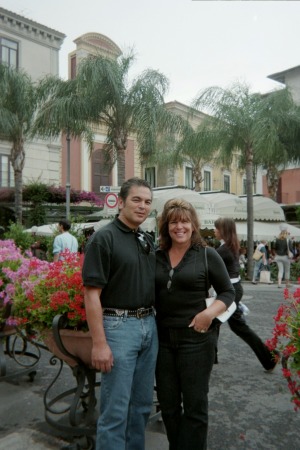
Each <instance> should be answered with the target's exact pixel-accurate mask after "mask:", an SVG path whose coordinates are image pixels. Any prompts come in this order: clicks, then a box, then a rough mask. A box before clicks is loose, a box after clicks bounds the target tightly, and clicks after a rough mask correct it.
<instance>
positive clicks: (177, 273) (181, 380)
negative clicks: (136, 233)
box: [155, 199, 234, 450]
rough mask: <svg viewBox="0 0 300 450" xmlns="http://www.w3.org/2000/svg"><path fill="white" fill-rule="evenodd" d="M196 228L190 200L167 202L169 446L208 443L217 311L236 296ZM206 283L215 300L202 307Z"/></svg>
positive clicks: (162, 328)
mask: <svg viewBox="0 0 300 450" xmlns="http://www.w3.org/2000/svg"><path fill="white" fill-rule="evenodd" d="M199 229H200V226H199V221H198V217H197V213H196V210H195V208H194V207H193V206H192V205H191V204H190V203H188V202H186V201H185V200H182V199H172V200H169V201H168V202H166V204H165V205H164V208H163V212H162V214H161V217H160V220H159V246H160V247H159V249H157V252H156V275H155V284H156V310H157V316H156V317H157V327H158V337H159V351H158V358H157V365H156V386H157V398H158V401H159V404H160V408H161V413H162V418H163V421H164V424H165V427H166V432H167V437H168V441H169V449H170V450H183V449H184V450H205V449H206V448H207V430H208V390H209V378H210V374H211V370H212V367H213V364H214V359H215V348H216V343H217V335H218V333H217V329H218V326H219V323H220V322H219V321H218V320H217V319H216V317H217V316H218V315H219V314H220V313H222V312H224V311H225V310H226V309H227V308H228V307H229V306H230V305H231V303H232V302H233V300H234V290H233V288H232V285H231V283H230V279H229V276H228V274H227V271H226V267H225V265H224V263H223V261H222V259H221V258H220V256H219V255H218V254H217V252H216V251H215V249H214V248H211V247H208V246H207V244H206V243H205V242H204V240H203V239H202V238H201V236H200V232H199ZM206 257H207V262H208V264H206ZM210 284H213V286H214V288H215V291H216V293H217V297H216V298H217V300H216V301H215V302H214V303H213V304H212V305H211V306H210V307H208V308H206V302H205V298H206V297H207V290H208V288H209V286H210Z"/></svg>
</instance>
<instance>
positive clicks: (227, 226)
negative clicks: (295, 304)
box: [215, 217, 279, 372]
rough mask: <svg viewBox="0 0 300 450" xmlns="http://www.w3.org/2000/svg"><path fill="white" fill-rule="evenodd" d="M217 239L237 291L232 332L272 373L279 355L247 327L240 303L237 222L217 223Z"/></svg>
mask: <svg viewBox="0 0 300 450" xmlns="http://www.w3.org/2000/svg"><path fill="white" fill-rule="evenodd" d="M215 237H216V239H218V240H219V241H221V245H220V247H219V248H218V249H217V252H218V253H219V255H220V256H221V258H222V259H223V261H224V263H225V266H226V268H227V271H228V274H229V277H230V280H231V283H232V285H233V287H234V290H235V302H236V305H237V309H236V311H235V312H234V313H233V315H232V316H231V317H230V318H229V319H228V324H229V326H230V328H231V330H232V331H233V332H234V333H235V334H236V335H237V336H239V337H240V338H241V339H243V340H244V341H245V342H246V344H248V345H249V347H251V348H252V350H253V352H254V353H255V355H256V357H257V358H258V360H259V361H260V363H261V364H262V366H263V367H264V369H265V370H266V371H267V372H272V371H273V370H274V368H275V366H276V364H277V362H278V359H279V353H278V352H274V353H276V357H275V358H274V355H273V352H270V350H269V349H268V347H267V346H266V345H265V344H264V343H263V341H262V340H261V339H260V337H259V336H257V334H256V333H254V331H253V330H251V328H250V327H249V326H248V325H247V323H246V320H245V318H244V314H243V309H242V308H241V307H240V301H241V299H242V297H243V293H244V290H243V286H242V284H241V281H240V267H239V248H240V245H239V240H238V237H237V234H236V226H235V222H234V221H233V220H232V219H229V218H227V217H222V218H219V219H217V220H216V221H215Z"/></svg>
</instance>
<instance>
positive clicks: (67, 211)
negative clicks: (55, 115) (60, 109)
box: [66, 128, 71, 220]
mask: <svg viewBox="0 0 300 450" xmlns="http://www.w3.org/2000/svg"><path fill="white" fill-rule="evenodd" d="M66 139H67V178H66V218H67V220H70V189H71V183H70V162H71V161H70V160H71V158H70V140H71V139H70V130H69V128H68V129H67V137H66Z"/></svg>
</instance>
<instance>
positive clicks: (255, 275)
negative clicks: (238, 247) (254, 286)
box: [252, 259, 263, 281]
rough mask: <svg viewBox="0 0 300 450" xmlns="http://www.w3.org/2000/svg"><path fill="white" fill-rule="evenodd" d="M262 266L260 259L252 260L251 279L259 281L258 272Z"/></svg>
mask: <svg viewBox="0 0 300 450" xmlns="http://www.w3.org/2000/svg"><path fill="white" fill-rule="evenodd" d="M262 266H263V263H262V260H261V259H260V260H259V261H254V269H253V278H252V281H259V274H260V271H261V268H262Z"/></svg>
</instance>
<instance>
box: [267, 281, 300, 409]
mask: <svg viewBox="0 0 300 450" xmlns="http://www.w3.org/2000/svg"><path fill="white" fill-rule="evenodd" d="M298 282H299V283H300V278H299V280H298ZM284 299H285V301H284V303H283V304H281V305H280V306H279V308H278V311H277V314H276V316H275V317H274V321H275V326H274V329H273V337H272V338H271V339H269V340H268V341H267V345H268V347H269V348H270V350H272V351H273V350H279V351H280V352H281V354H282V366H283V369H282V372H283V376H284V377H285V378H286V379H287V382H288V388H289V390H290V392H291V394H292V397H291V400H292V402H293V403H294V409H295V410H296V411H297V410H298V409H299V408H300V284H299V287H297V289H296V290H295V292H291V291H289V290H288V289H285V291H284Z"/></svg>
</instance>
